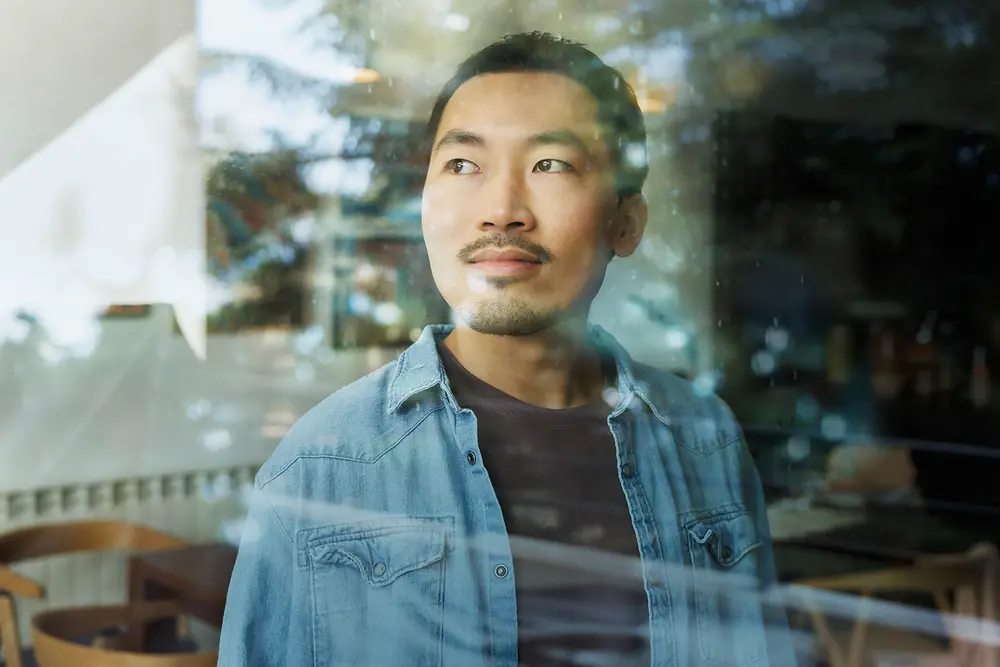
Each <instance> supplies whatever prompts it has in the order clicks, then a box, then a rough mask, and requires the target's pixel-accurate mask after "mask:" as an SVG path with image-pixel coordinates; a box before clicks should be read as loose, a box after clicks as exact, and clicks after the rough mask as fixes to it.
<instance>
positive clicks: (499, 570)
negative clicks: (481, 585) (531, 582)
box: [493, 565, 508, 579]
mask: <svg viewBox="0 0 1000 667" xmlns="http://www.w3.org/2000/svg"><path fill="white" fill-rule="evenodd" d="M507 572H508V570H507V566H506V565H497V566H496V567H495V568H493V574H495V575H497V578H498V579H505V578H506V577H507Z"/></svg>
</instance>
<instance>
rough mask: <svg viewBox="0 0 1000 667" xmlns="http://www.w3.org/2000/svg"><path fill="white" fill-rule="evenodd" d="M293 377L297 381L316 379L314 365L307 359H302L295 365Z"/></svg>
mask: <svg viewBox="0 0 1000 667" xmlns="http://www.w3.org/2000/svg"><path fill="white" fill-rule="evenodd" d="M295 379H296V380H298V381H299V382H312V381H313V380H315V379H316V367H315V366H313V365H312V364H311V363H309V362H307V361H302V362H299V363H298V364H296V366H295Z"/></svg>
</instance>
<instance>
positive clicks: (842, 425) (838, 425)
mask: <svg viewBox="0 0 1000 667" xmlns="http://www.w3.org/2000/svg"><path fill="white" fill-rule="evenodd" d="M819 432H820V433H821V434H822V435H823V437H824V438H826V439H827V440H843V439H844V438H845V437H847V420H846V419H844V418H843V417H841V416H840V415H837V414H829V415H824V416H823V419H821V420H820V423H819Z"/></svg>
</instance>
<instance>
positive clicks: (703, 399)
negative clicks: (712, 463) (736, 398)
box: [632, 363, 743, 455]
mask: <svg viewBox="0 0 1000 667" xmlns="http://www.w3.org/2000/svg"><path fill="white" fill-rule="evenodd" d="M632 372H633V374H634V376H635V379H636V384H637V391H639V392H640V393H644V394H645V395H644V396H643V397H644V398H645V399H646V401H647V403H648V404H649V405H650V406H652V409H653V410H654V412H655V413H656V417H657V418H659V419H660V421H662V422H664V423H666V424H667V425H668V427H669V428H670V429H671V431H672V432H673V435H674V439H675V440H676V441H677V443H678V444H679V445H681V446H682V447H685V448H687V449H689V450H691V451H693V452H694V453H696V454H701V455H708V454H711V453H713V452H715V451H717V450H720V449H722V448H725V447H727V446H729V445H734V444H737V443H741V442H742V439H743V436H742V432H741V430H740V427H739V424H738V423H737V421H736V418H735V416H734V415H733V412H732V410H730V409H729V406H728V405H726V402H725V401H723V400H722V399H721V398H719V397H718V396H717V395H716V394H715V393H714V392H713V391H711V389H710V388H708V387H702V386H700V385H698V384H696V383H694V382H691V381H689V380H685V379H684V378H681V377H679V376H677V375H674V374H673V373H670V372H667V371H663V370H660V369H657V368H653V367H651V366H647V365H645V364H638V363H637V364H634V367H633V371H632Z"/></svg>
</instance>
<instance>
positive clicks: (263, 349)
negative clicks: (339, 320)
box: [0, 306, 392, 492]
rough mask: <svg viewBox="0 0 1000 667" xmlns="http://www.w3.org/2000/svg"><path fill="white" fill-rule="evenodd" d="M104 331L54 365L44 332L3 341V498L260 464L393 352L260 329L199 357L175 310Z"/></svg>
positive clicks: (212, 344) (109, 324) (214, 345)
mask: <svg viewBox="0 0 1000 667" xmlns="http://www.w3.org/2000/svg"><path fill="white" fill-rule="evenodd" d="M102 324H103V331H102V335H101V338H100V343H99V345H98V347H97V349H96V350H94V352H93V353H92V354H91V355H89V356H87V357H85V358H82V359H75V360H74V359H70V360H62V361H58V362H55V363H50V362H48V361H46V357H45V345H44V342H43V341H42V340H41V338H42V337H41V336H40V335H37V334H33V335H32V336H31V337H29V338H28V339H27V340H25V341H24V342H23V343H20V344H12V343H9V342H8V343H7V344H5V345H3V346H0V376H2V377H3V378H5V381H4V383H3V385H2V387H0V462H2V465H0V492H5V491H10V490H19V489H30V488H36V487H42V486H45V487H48V486H59V485H63V484H67V485H68V484H72V483H86V482H92V481H101V480H105V479H108V478H119V477H122V478H124V477H134V476H147V475H160V474H167V473H170V472H179V471H188V470H196V469H203V468H204V469H215V468H224V467H230V466H239V465H244V464H254V463H260V462H262V461H263V460H264V459H266V458H267V457H268V456H269V455H270V453H271V451H272V450H273V447H274V445H275V444H276V442H277V439H278V438H279V437H280V436H281V435H282V434H283V433H284V431H285V430H286V429H287V427H288V425H289V424H290V423H291V422H292V421H293V420H294V419H296V418H297V417H298V416H299V415H301V414H302V413H303V412H305V411H306V410H307V409H308V408H310V407H312V406H313V405H315V404H316V403H318V402H319V401H320V400H322V399H323V398H325V397H326V396H327V395H328V394H330V393H331V392H333V391H334V390H336V389H337V388H339V387H340V386H342V385H344V384H346V383H347V382H350V381H352V380H354V379H356V378H358V377H361V376H362V375H364V374H366V373H367V372H369V371H370V370H373V369H375V368H378V367H379V366H381V365H382V364H384V363H386V362H387V361H388V360H389V359H390V358H391V356H392V353H391V352H389V351H378V352H365V351H358V352H338V353H334V352H332V351H330V352H328V353H327V354H325V355H324V354H322V353H320V354H316V353H315V349H316V348H313V349H312V350H310V349H309V346H301V345H300V344H297V343H296V340H295V339H294V338H293V337H291V336H289V335H286V334H277V333H276V334H264V333H254V334H246V335H238V336H236V335H218V336H211V337H210V338H209V343H208V356H207V359H206V360H205V361H200V360H198V359H196V358H195V356H194V354H193V353H192V352H191V349H190V348H189V347H188V346H187V344H186V343H185V342H184V340H183V339H182V338H181V337H180V336H179V335H177V334H176V333H174V331H173V315H172V313H171V310H170V308H169V307H166V306H161V307H156V308H154V312H153V314H152V316H151V317H149V318H148V319H142V320H108V321H105V322H103V323H102ZM320 345H322V343H320ZM297 346H299V347H302V350H301V352H296V347H297Z"/></svg>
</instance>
